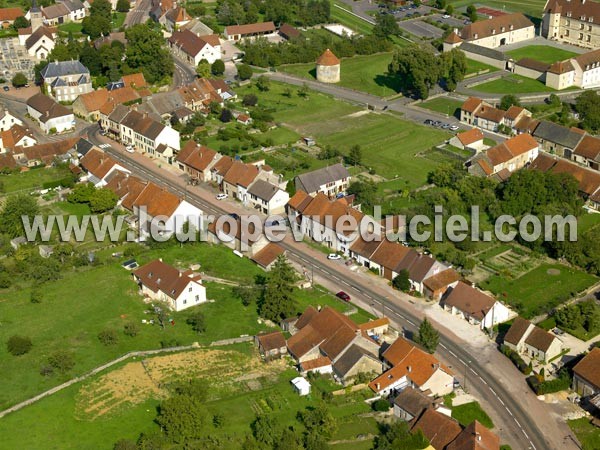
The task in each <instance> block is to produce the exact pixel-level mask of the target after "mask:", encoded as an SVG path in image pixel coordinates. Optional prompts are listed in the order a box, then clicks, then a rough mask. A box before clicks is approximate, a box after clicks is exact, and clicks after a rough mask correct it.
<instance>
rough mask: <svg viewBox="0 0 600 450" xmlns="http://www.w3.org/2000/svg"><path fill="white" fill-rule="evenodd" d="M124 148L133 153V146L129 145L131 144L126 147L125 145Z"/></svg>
mask: <svg viewBox="0 0 600 450" xmlns="http://www.w3.org/2000/svg"><path fill="white" fill-rule="evenodd" d="M125 150H127V151H128V152H129V153H134V150H133V146H131V145H128V146H127V147H125Z"/></svg>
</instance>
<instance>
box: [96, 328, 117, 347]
mask: <svg viewBox="0 0 600 450" xmlns="http://www.w3.org/2000/svg"><path fill="white" fill-rule="evenodd" d="M98 339H99V340H100V342H102V343H103V344H104V345H115V344H117V343H118V342H119V336H117V332H116V331H115V330H111V329H107V330H102V331H101V332H100V333H98Z"/></svg>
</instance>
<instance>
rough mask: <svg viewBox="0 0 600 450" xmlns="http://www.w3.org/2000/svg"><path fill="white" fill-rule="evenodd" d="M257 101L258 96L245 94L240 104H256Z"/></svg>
mask: <svg viewBox="0 0 600 450" xmlns="http://www.w3.org/2000/svg"><path fill="white" fill-rule="evenodd" d="M257 103H258V97H257V96H256V95H254V94H246V95H244V98H243V99H242V105H244V106H256V104H257Z"/></svg>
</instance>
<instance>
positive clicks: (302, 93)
mask: <svg viewBox="0 0 600 450" xmlns="http://www.w3.org/2000/svg"><path fill="white" fill-rule="evenodd" d="M298 96H299V97H302V98H306V97H308V84H306V83H302V86H300V87H299V88H298Z"/></svg>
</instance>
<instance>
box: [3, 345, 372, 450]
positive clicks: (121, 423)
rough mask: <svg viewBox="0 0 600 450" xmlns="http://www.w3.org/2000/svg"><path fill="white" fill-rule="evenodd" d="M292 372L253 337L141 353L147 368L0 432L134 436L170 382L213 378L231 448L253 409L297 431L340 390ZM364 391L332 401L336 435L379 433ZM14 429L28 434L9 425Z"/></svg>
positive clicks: (15, 418) (109, 443) (25, 444)
mask: <svg viewBox="0 0 600 450" xmlns="http://www.w3.org/2000/svg"><path fill="white" fill-rule="evenodd" d="M223 374H226V375H227V376H226V377H223ZM296 375H297V373H296V372H295V371H294V370H291V369H290V368H289V366H288V365H287V363H286V362H285V361H283V360H282V361H275V362H272V363H270V364H268V365H265V364H263V363H262V362H261V361H260V359H259V358H258V355H257V353H256V350H255V349H254V347H253V345H252V344H251V343H246V344H236V345H231V346H225V347H218V348H215V347H211V348H200V349H198V350H193V351H187V352H182V353H176V354H165V355H160V356H155V357H152V358H147V359H145V361H144V367H142V363H141V362H140V361H135V360H129V361H127V362H125V363H123V364H122V365H120V366H119V367H117V368H115V369H114V370H112V371H109V372H106V373H103V374H100V375H98V376H95V377H93V378H92V379H90V380H86V381H84V382H83V383H80V384H77V385H74V386H72V387H70V388H68V389H66V390H64V391H61V392H59V393H57V394H55V395H53V396H51V397H49V398H46V399H43V400H41V401H40V402H38V403H36V404H34V405H31V406H29V407H27V408H25V409H23V410H21V411H18V412H16V413H13V414H10V415H9V416H7V417H6V418H4V419H3V420H2V421H1V422H0V433H2V435H3V436H4V438H3V439H4V440H3V442H4V445H6V446H7V448H17V447H19V448H30V449H42V448H61V449H80V448H90V449H91V448H93V449H99V450H101V449H107V450H108V449H112V447H113V444H114V442H115V441H117V440H118V439H121V438H129V439H135V438H136V437H137V436H138V434H139V433H140V432H144V431H146V432H148V431H153V430H157V425H156V424H155V423H153V419H154V417H155V416H156V407H157V405H158V402H159V400H160V399H162V398H165V396H167V395H168V394H169V392H168V390H167V389H168V388H167V387H168V385H169V383H171V382H173V381H176V380H182V379H183V380H185V379H189V378H194V379H195V380H202V381H205V382H207V383H210V385H211V390H210V393H209V399H208V401H207V402H206V404H205V405H206V410H207V411H208V412H209V414H211V415H220V416H222V417H224V418H225V419H224V422H223V424H222V426H221V427H219V428H216V427H215V428H211V429H210V430H209V432H210V434H211V435H213V436H215V437H217V438H226V439H227V440H228V442H229V444H228V448H232V449H236V448H240V444H241V441H242V439H243V438H244V436H245V435H246V434H249V433H250V432H251V429H250V423H251V422H252V421H253V420H254V418H255V417H256V415H257V414H266V415H272V416H273V417H276V418H277V424H278V426H281V427H285V426H289V425H294V426H295V427H299V429H300V430H301V429H302V425H301V424H300V423H299V422H298V421H297V419H296V416H297V413H298V411H301V410H304V409H305V408H306V407H310V406H312V405H315V403H316V402H317V401H319V400H320V396H321V392H330V391H332V390H335V389H339V386H336V385H335V384H333V383H332V382H331V381H329V379H325V378H319V379H316V380H313V381H312V384H313V392H312V393H311V395H309V396H306V397H299V396H298V395H297V394H296V393H295V392H294V391H293V389H292V387H291V385H290V383H289V380H290V379H292V378H293V377H295V376H296ZM225 379H227V380H228V381H223V380H225ZM366 396H368V392H365V391H362V392H357V393H354V394H345V395H341V396H336V397H334V398H333V399H332V400H330V401H329V405H328V406H329V408H330V410H331V413H332V415H333V416H334V417H335V418H336V419H337V423H338V430H337V432H336V433H335V434H334V436H333V439H334V440H344V441H349V442H351V441H352V440H353V439H355V438H356V436H357V435H358V434H363V435H367V436H368V435H372V434H375V433H376V432H377V426H376V422H375V420H374V419H373V418H372V417H366V416H363V414H365V413H368V412H369V406H368V405H367V404H365V403H364V402H363V399H364V398H366ZM14 429H27V430H28V433H26V435H23V434H21V433H10V432H9V430H14ZM13 440H14V442H13ZM368 442H369V443H370V442H371V441H370V440H368ZM335 448H337V447H335ZM353 448H357V447H353ZM358 448H360V447H358Z"/></svg>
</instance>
